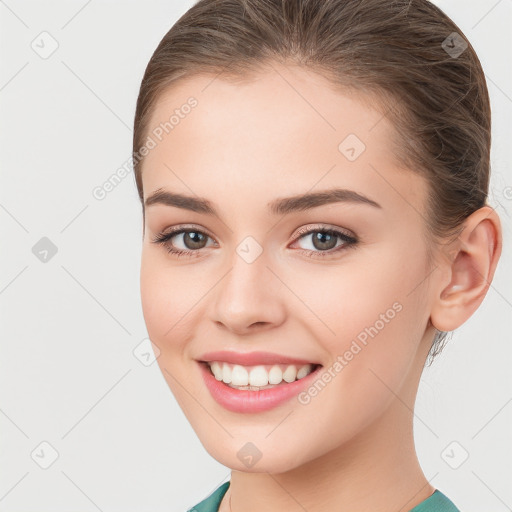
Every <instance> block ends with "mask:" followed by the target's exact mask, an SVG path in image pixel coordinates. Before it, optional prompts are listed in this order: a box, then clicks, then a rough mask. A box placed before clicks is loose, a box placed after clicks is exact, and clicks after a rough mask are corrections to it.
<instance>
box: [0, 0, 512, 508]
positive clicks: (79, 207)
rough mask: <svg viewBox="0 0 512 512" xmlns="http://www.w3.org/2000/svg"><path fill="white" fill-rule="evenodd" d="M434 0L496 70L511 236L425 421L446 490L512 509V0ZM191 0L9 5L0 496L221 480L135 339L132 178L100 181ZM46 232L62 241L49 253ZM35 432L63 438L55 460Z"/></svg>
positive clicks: (168, 503) (500, 186)
mask: <svg viewBox="0 0 512 512" xmlns="http://www.w3.org/2000/svg"><path fill="white" fill-rule="evenodd" d="M437 3H438V4H439V5H440V6H441V8H443V9H444V10H445V12H446V13H447V14H448V15H449V16H451V17H452V18H453V19H454V21H455V22H456V23H457V24H458V25H459V26H460V28H461V29H462V30H463V32H464V33H465V34H466V35H467V36H468V38H469V39H470V41H471V42H472V44H473V46H474V47H475V49H476V51H477V53H478V54H479V57H480V59H481V62H482V65H483V67H484V71H485V73H486V75H487V79H488V87H489V91H490V96H491V101H492V109H493V146H492V170H493V178H492V185H491V193H490V203H491V205H492V206H495V207H496V208H497V211H498V213H499V214H500V216H501V219H502V223H503V227H504V249H503V256H502V260H501V263H500V265H499V268H498V271H497V274H496V276H495V280H494V283H493V285H492V287H491V289H490V290H489V293H488V296H487V298H486V299H485V301H484V304H483V305H482V306H481V307H480V309H479V310H478V311H477V312H476V314H475V315H474V316H473V317H472V318H471V319H470V320H469V321H468V322H467V323H466V324H465V325H464V326H463V327H462V328H460V329H459V330H458V331H457V333H456V334H455V336H454V337H453V339H452V340H451V341H450V343H449V345H448V346H447V347H446V348H445V350H444V353H443V354H442V355H441V356H440V357H439V358H438V360H437V362H436V363H435V364H434V366H433V367H432V368H431V369H427V370H426V371H425V372H424V375H423V379H422V382H421V386H420V390H419V395H418V399H417V406H416V416H415V436H416V441H417V451H418V456H419V459H420V462H421V465H422V467H423V469H424V472H425V474H426V476H427V478H429V479H431V482H432V484H433V485H434V486H435V487H437V488H439V489H441V490H442V491H443V492H445V493H446V494H447V495H448V496H449V497H450V498H451V499H452V500H453V501H454V502H455V503H456V504H457V505H458V506H459V507H460V508H461V510H462V511H463V512H477V511H480V512H481V511H482V510H489V511H490V510H494V511H496V512H500V511H505V510H511V507H512V485H511V484H512V443H511V436H510V432H511V426H512V403H511V401H512V383H511V377H510V361H511V355H512V344H511V336H510V327H511V321H510V318H511V315H512V287H511V286H510V285H511V282H512V280H511V263H510V262H511V258H510V255H511V244H510V234H511V224H512V223H511V219H510V213H511V211H512V199H511V198H512V195H511V194H510V192H512V189H511V188H508V189H507V187H511V186H512V172H511V161H512V153H511V144H510V141H511V140H512V139H511V135H512V133H511V132H512V129H511V121H510V120H511V118H512V80H511V66H510V63H511V57H512V55H511V53H512V51H511V47H512V45H511V30H510V28H511V21H512V1H511V0H500V1H494V0H490V1H479V2H473V3H471V4H468V3H467V2H465V1H463V0H457V1H447V0H446V1H440V2H437ZM192 4H193V2H192V1H182V0H180V1H170V0H169V1H162V0H159V1H156V0H153V1H145V2H142V1H139V2H136V1H133V0H132V1H123V2H121V1H112V0H110V1H105V0H103V1H100V0H92V1H88V2H87V1H70V0H66V1H64V0H61V1H52V2H49V1H46V2H41V1H35V0H31V1H28V0H24V1H20V0H18V1H17V0H6V1H0V16H1V26H0V37H1V55H2V60H1V62H2V64H1V66H0V91H1V93H0V102H1V114H0V119H1V121H0V123H1V124H0V129H1V144H2V153H1V154H2V162H1V171H2V186H1V189H0V219H1V234H2V250H1V251H0V254H1V258H2V259H1V265H0V305H1V315H2V316H1V326H2V335H1V356H0V385H1V395H0V428H1V446H0V450H1V451H0V457H1V460H0V511H1V512H7V511H8V512H17V511H32V512H36V511H50V510H51V511H53V512H60V511H66V512H67V511H69V510H77V511H79V510H80V511H91V512H93V511H95V510H100V511H104V512H107V511H124V512H131V511H133V512H134V511H152V512H164V511H179V510H185V509H186V508H188V507H190V506H192V505H193V504H195V503H197V502H198V501H200V500H201V499H203V498H204V497H205V496H206V495H208V494H209V493H210V492H211V491H212V490H213V489H215V488H216V487H217V486H218V485H219V484H220V483H221V482H222V481H224V480H227V479H228V478H229V469H228V468H226V467H224V466H222V465H220V464H219V463H218V462H217V461H215V460H213V459H212V458H211V457H210V456H209V455H208V453H207V452H206V451H205V450H204V448H203V447H202V445H201V444H200V442H199V440H198V439H197V437H196V435H195V433H194V432H193V430H192V428H191V427H190V425H189V424H188V422H187V421H186V419H185V417H184V415H183V413H182V412H181V410H180V409H179V407H178V406H177V404H176V402H175V400H174V397H173V396H172V394H171V392H170V391H169V389H168V386H167V384H166V382H165V380H164V378H163V376H162V375H161V373H160V371H159V369H158V366H157V364H156V363H154V364H152V365H149V366H145V365H144V364H142V363H141V361H140V360H139V359H137V358H136V357H135V355H134V353H133V351H134V349H135V348H136V347H137V346H138V345H139V344H140V343H141V342H142V340H144V339H145V338H146V337H147V332H146V330H145V325H144V320H143V316H142V311H141V305H140V294H139V266H140V252H141V223H142V215H141V211H140V205H139V202H138V198H137V193H136V188H135V183H134V180H133V177H132V175H129V176H128V177H126V178H125V179H124V180H123V181H122V182H121V183H120V184H119V185H118V186H117V187H116V188H115V189H114V190H113V191H112V192H111V193H110V194H108V196H107V197H106V198H105V199H104V200H103V201H99V200H97V199H95V198H94V197H93V195H92V191H93V189H94V188H95V187H96V186H99V185H101V184H102V183H104V182H105V181H106V180H107V179H108V178H109V177H110V176H111V175H112V174H114V173H115V172H116V170H117V169H118V168H119V167H121V166H122V165H123V164H124V163H125V162H126V161H127V159H128V157H129V155H130V151H131V138H132V128H131V126H132V120H133V115H134V109H135V101H136V97H137V92H138V88H139V85H140V80H141V78H142V74H143V71H144V69H145V66H146V64H147V61H148V60H149V58H150V56H151V54H152V52H153V50H154V49H155V47H156V45H157V44H158V42H159V41H160V39H161V38H162V37H163V35H164V34H165V33H166V32H167V31H168V30H169V28H170V27H171V26H172V24H173V23H174V22H175V21H176V20H177V19H178V17H179V16H180V15H181V14H182V13H184V12H185V11H186V10H187V9H188V8H189V7H190V6H191V5H192ZM43 31H47V32H48V33H49V34H51V37H53V38H54V39H55V40H56V41H57V42H58V45H59V46H58V49H57V50H56V51H55V52H54V53H53V54H52V55H51V56H50V57H48V58H46V59H43V58H41V57H40V56H39V54H38V53H36V51H34V50H33V49H32V47H31V45H35V46H37V45H39V47H40V48H41V47H42V45H43V43H41V37H46V38H47V39H46V40H45V43H44V47H45V48H46V49H47V50H48V49H49V48H51V46H50V45H51V41H50V39H48V36H40V33H41V32H43ZM33 41H35V42H34V43H33ZM39 51H42V49H41V50H39ZM507 192H508V193H507ZM43 237H47V238H48V239H50V240H51V242H52V243H53V244H55V246H56V247H57V249H58V252H57V253H56V254H55V255H54V256H53V257H51V258H49V261H47V262H46V263H44V262H42V261H40V259H39V258H37V257H36V255H35V254H34V253H33V247H34V246H35V245H36V244H37V243H38V242H39V241H40V239H41V238H43ZM143 348H144V345H142V349H143ZM142 349H141V350H142ZM142 352H143V350H142ZM137 353H139V354H140V352H137ZM44 441H46V442H47V443H49V444H50V445H51V446H52V447H53V448H54V449H55V450H56V451H57V452H58V458H57V459H56V460H55V462H53V464H51V465H50V466H49V467H48V468H47V469H43V468H42V467H41V464H43V465H44V464H48V463H49V462H51V449H50V448H49V447H48V446H47V445H41V443H42V442H44ZM453 442H455V444H451V443H453ZM447 446H449V448H448V449H447V450H446V447H447ZM464 451H467V453H468V454H469V458H468V459H467V460H466V461H465V462H464V463H463V464H462V465H460V467H458V469H453V468H452V467H450V465H449V464H448V462H447V461H449V462H450V464H451V465H452V466H454V465H457V464H459V463H460V461H461V460H462V458H463V456H464V453H465V452H464Z"/></svg>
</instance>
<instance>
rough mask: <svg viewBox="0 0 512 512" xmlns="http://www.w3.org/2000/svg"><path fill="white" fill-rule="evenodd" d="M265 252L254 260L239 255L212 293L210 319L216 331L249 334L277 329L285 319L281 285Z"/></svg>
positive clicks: (237, 254)
mask: <svg viewBox="0 0 512 512" xmlns="http://www.w3.org/2000/svg"><path fill="white" fill-rule="evenodd" d="M269 259H270V258H267V255H266V253H265V251H264V252H263V253H261V254H260V255H259V256H258V257H257V258H256V259H255V260H254V261H251V260H250V259H245V258H244V257H242V256H240V254H239V253H236V252H235V253H234V254H233V258H231V260H230V263H231V269H230V270H229V271H228V272H227V273H226V274H225V275H224V277H223V278H222V279H221V280H220V282H219V283H218V285H217V286H216V287H215V288H216V289H215V293H214V294H213V301H214V306H213V320H214V322H215V323H216V324H217V325H218V327H219V328H221V329H224V330H228V331H231V332H233V333H235V334H238V335H241V334H248V333H253V332H256V331H260V330H266V329H271V328H274V327H278V326H279V325H280V324H282V323H283V322H284V319H285V305H284V300H285V293H284V291H283V289H282V288H283V284H282V283H281V282H280V281H279V279H278V278H277V277H276V275H275V271H271V270H270V269H269V268H268V266H269V263H270V261H269Z"/></svg>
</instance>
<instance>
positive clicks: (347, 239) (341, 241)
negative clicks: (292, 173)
mask: <svg viewBox="0 0 512 512" xmlns="http://www.w3.org/2000/svg"><path fill="white" fill-rule="evenodd" d="M297 235H298V236H297V238H296V239H295V242H294V243H298V242H299V241H302V240H307V239H308V238H309V241H308V243H306V244H305V245H306V246H307V247H300V248H299V250H300V252H302V253H304V254H306V256H308V257H311V258H324V257H327V256H330V255H332V254H333V253H338V252H339V251H341V250H343V249H347V248H349V247H354V246H355V245H356V244H357V242H358V239H357V238H356V237H355V236H354V235H352V234H349V233H346V232H344V231H342V230H340V229H336V228H326V227H323V226H313V227H309V228H302V229H300V230H299V231H298V233H297ZM208 239H210V240H213V238H212V237H210V236H209V235H208V234H207V233H205V232H204V231H202V230H199V229H196V228H193V227H184V226H176V227H174V228H172V229H171V230H169V231H167V232H162V233H159V234H158V235H157V236H156V237H154V238H153V239H152V242H153V243H156V244H161V245H163V246H164V247H165V249H166V250H167V252H168V253H170V254H173V255H174V256H176V257H178V258H179V257H182V256H183V257H187V256H188V257H197V256H200V255H201V251H200V249H204V248H206V247H208V245H207V242H208ZM215 244H216V242H215V243H214V244H213V245H215Z"/></svg>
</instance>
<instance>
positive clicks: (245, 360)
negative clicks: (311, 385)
mask: <svg viewBox="0 0 512 512" xmlns="http://www.w3.org/2000/svg"><path fill="white" fill-rule="evenodd" d="M197 360H198V361H223V362H226V363H231V364H240V365H243V366H256V365H259V364H295V365H301V366H304V365H305V364H320V363H315V362H314V361H306V360H305V359H297V358H294V357H288V356H284V355H281V354H272V353H271V352H233V351H227V350H218V351H215V352H207V353H206V354H203V355H202V356H200V357H199V358H198V359H197Z"/></svg>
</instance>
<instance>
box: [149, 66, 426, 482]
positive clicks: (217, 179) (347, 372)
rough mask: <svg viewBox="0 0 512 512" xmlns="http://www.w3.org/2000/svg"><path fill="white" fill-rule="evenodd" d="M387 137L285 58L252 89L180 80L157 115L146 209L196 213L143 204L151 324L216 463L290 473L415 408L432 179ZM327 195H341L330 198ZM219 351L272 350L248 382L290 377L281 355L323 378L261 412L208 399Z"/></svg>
mask: <svg viewBox="0 0 512 512" xmlns="http://www.w3.org/2000/svg"><path fill="white" fill-rule="evenodd" d="M190 97H193V98H195V100H190V101H189V102H188V103H187V100H189V98H190ZM186 105H189V106H186ZM190 105H193V106H190ZM173 115H174V117H173V118H172V120H171V121H170V122H169V119H170V118H171V116H173ZM166 123H167V124H166ZM391 133H392V132H391V125H390V124H389V122H388V120H387V118H386V117H385V116H383V115H382V113H381V112H378V111H376V110H373V109H371V108H370V107H369V106H368V105H367V104H366V103H363V102H360V101H358V99H357V97H356V96H352V95H351V96H348V95H345V94H341V93H339V92H335V91H334V90H333V89H331V88H329V87H328V83H327V81H326V80H325V79H323V78H321V77H320V76H318V75H316V74H313V73H312V72H307V71H305V70H303V69H299V68H295V67H291V66H287V67H284V66H281V65H277V64H274V65H273V69H269V71H268V72H260V73H259V74H258V75H257V76H255V77H254V80H252V81H250V82H247V83H238V84H233V83H229V82H227V81H223V80H222V75H220V76H217V77H215V76H212V75H208V76H207V75H204V76H195V77H193V78H189V79H187V80H186V81H183V82H180V83H178V84H177V85H175V86H174V88H172V89H171V90H169V91H168V92H167V93H166V94H164V95H163V96H162V97H161V98H160V101H159V102H158V104H157V105H156V108H155V110H154V111H153V115H152V118H151V121H150V123H149V131H148V135H149V136H150V137H151V139H152V142H151V141H149V139H148V144H147V147H148V148H149V153H148V154H147V156H146V157H145V159H144V163H143V187H144V200H145V201H147V200H148V198H151V197H152V196H154V194H155V192H156V191H159V192H160V193H162V192H168V193H169V194H174V195H179V196H186V197H187V198H190V199H191V200H194V203H192V201H187V200H185V199H184V198H182V197H181V198H180V197H178V198H176V197H175V198H174V199H172V198H171V197H170V196H168V197H167V199H165V197H164V196H163V195H162V194H161V195H160V200H155V199H153V200H150V203H151V204H147V205H146V207H145V226H144V229H145V235H144V242H143V251H142V266H141V299H142V307H143V314H144V319H145V322H146V326H147V329H148V334H149V337H150V338H151V340H152V342H153V343H154V344H155V345H156V347H158V351H159V354H160V355H159V357H158V359H157V361H158V364H159V366H160V369H161V370H162V372H163V376H164V377H165V379H166V381H167V382H168V384H169V387H170V388H171V390H172V392H173V394H174V395H175V397H176V399H177V401H178V402H179V404H180V406H181V407H182V409H183V411H184V413H185V415H186V416H187V418H188V420H189V421H190V423H191V425H192V427H193V428H194V430H195V431H196V433H197V435H198V437H199V439H200V440H201V442H202V443H203V445H204V447H205V448H206V450H207V451H208V452H209V453H210V454H211V455H212V456H213V457H215V458H216V459H217V460H218V461H220V462H221V463H222V464H224V465H226V466H229V467H231V468H233V469H238V470H241V471H254V472H263V471H269V472H282V471H286V470H290V469H293V468H296V467H298V466H300V465H302V464H304V463H306V462H308V461H312V460H313V459H316V458H318V457H320V456H322V455H325V454H327V453H329V452H332V451H333V450H336V449H341V448H343V447H347V448H348V447H349V446H350V445H351V444H354V443H356V441H357V440H359V441H362V440H363V439H364V440H365V441H364V442H366V443H375V442H378V443H385V442H386V435H387V434H386V433H387V432H391V430H392V428H393V426H395V427H396V425H397V423H396V422H397V421H402V420H403V418H404V416H403V414H404V410H405V409H404V405H405V406H406V408H407V409H408V410H409V412H410V411H411V410H412V408H413V406H414V397H415V393H416V389H417V383H418V380H419V377H420V375H421V370H422V368H423V363H424V361H425V357H426V355H427V352H428V349H429V344H430V341H431V336H432V334H433V331H432V329H431V327H427V326H428V320H429V316H430V310H429V306H430V304H431V303H432V298H433V290H432V286H431V280H432V276H431V275H430V270H429V265H428V261H427V252H426V247H427V245H426V239H425V235H424V233H425V229H424V226H425V200H426V193H427V185H426V183H425V182H424V180H423V178H421V177H420V176H419V175H417V174H415V173H414V172H412V171H410V170H403V169H399V168H398V167H397V165H396V163H395V159H394V156H393V153H392V148H391ZM334 189H342V190H345V191H348V192H338V195H337V196H336V197H331V198H330V199H329V200H327V197H328V196H327V193H329V192H330V191H333V190H334ZM320 193H325V194H324V195H318V194H320ZM309 194H314V196H313V197H312V198H310V199H309V200H298V199H289V198H298V197H299V198H300V197H301V196H304V195H309ZM157 199H158V198H157ZM199 201H207V205H206V206H205V205H202V206H201V204H200V203H199ZM180 227H181V228H187V229H188V231H186V232H185V233H183V232H182V233H180V234H175V235H174V236H173V237H172V238H168V239H167V241H166V242H164V243H157V242H154V241H153V240H155V238H157V237H158V236H159V235H161V234H164V235H165V234H168V233H169V231H170V230H172V229H173V228H180ZM329 229H330V230H334V231H335V232H337V233H333V232H332V231H331V233H330V234H329V233H326V232H325V231H326V230H329ZM308 232H309V233H308ZM340 233H341V235H340ZM169 249H175V250H178V251H180V250H181V251H184V254H181V255H180V256H179V257H178V256H177V255H175V254H173V253H170V252H169ZM155 350H156V349H155ZM213 351H227V352H229V354H228V356H229V355H231V356H233V355H234V356H235V359H233V361H235V362H238V363H247V361H246V360H242V359H238V360H237V359H236V356H239V357H240V354H242V355H243V354H247V353H253V352H267V353H270V354H273V355H276V359H275V360H274V361H271V360H269V361H270V363H271V364H267V365H265V366H264V370H266V371H265V372H263V373H262V371H261V369H257V371H255V372H254V373H253V376H255V375H256V376H258V375H259V376H260V377H261V376H262V375H263V377H262V378H263V379H265V376H267V377H268V372H269V370H271V369H272V367H273V366H278V367H279V369H280V370H281V372H282V371H283V370H284V371H285V374H286V371H288V370H287V368H288V366H289V365H290V364H289V362H287V361H284V357H289V358H296V359H300V360H302V361H306V362H311V363H315V364H320V365H322V366H321V367H320V368H319V370H317V371H316V373H315V374H314V375H313V374H311V375H309V376H308V377H306V379H307V380H305V381H304V382H305V383H306V384H307V385H304V384H302V383H301V381H300V380H299V381H298V382H297V383H296V384H293V386H294V388H291V389H293V392H292V393H291V396H288V397H287V399H284V400H282V399H281V400H277V399H276V396H277V395H278V394H279V393H277V394H276V392H275V388H274V390H270V392H267V394H269V396H270V398H269V400H271V401H272V400H274V399H276V400H277V401H276V402H271V403H270V402H263V401H262V400H260V401H259V402H258V401H257V400H256V402H257V404H256V405H255V404H254V402H253V399H254V398H255V397H256V395H257V394H258V393H261V394H260V397H262V396H263V391H252V390H246V391H239V390H234V389H233V388H231V387H229V386H228V385H227V384H225V383H223V382H221V381H220V380H217V379H216V378H215V377H211V376H210V377H209V379H211V380H210V381H209V382H210V384H211V383H212V382H213V387H214V388H215V389H216V390H217V392H218V394H219V396H220V398H219V400H220V401H218V400H217V399H216V398H214V396H213V394H212V393H211V392H210V389H209V386H207V385H206V383H205V380H204V377H205V370H206V371H208V372H210V370H209V369H208V367H207V366H206V365H205V363H200V362H199V361H204V360H206V359H208V356H205V354H207V353H210V352H213ZM228 356H222V357H220V356H215V357H213V358H210V359H213V360H220V362H221V363H222V362H223V361H227V360H228V359H229V357H228ZM279 361H282V364H279ZM265 362H266V360H263V359H262V358H260V357H259V356H258V355H257V357H256V358H255V360H254V361H251V363H254V364H250V365H249V364H241V366H246V367H248V368H246V369H247V372H248V374H250V373H251V370H252V369H254V367H255V366H260V364H258V363H265ZM300 366H301V364H300V365H298V367H299V368H300ZM290 372H291V373H290ZM230 373H232V374H234V373H239V369H237V370H236V371H234V365H233V364H229V365H226V373H224V374H220V375H221V376H220V378H221V379H223V378H225V379H226V380H229V374H230ZM271 373H272V372H271ZM273 373H274V375H279V372H277V370H273ZM288 374H289V375H290V374H291V375H293V370H289V371H288ZM233 378H234V377H233ZM289 378H290V379H292V378H293V376H292V377H289ZM242 379H243V372H242ZM285 381H286V379H285ZM285 386H292V384H288V383H287V382H282V383H281V384H279V385H278V386H276V388H277V387H280V390H279V392H282V390H283V389H284V387H285ZM315 390H316V391H315ZM249 393H251V394H252V395H251V396H250V397H249V399H247V398H242V399H241V398H240V397H244V396H249ZM214 394H215V393H214ZM285 394H286V392H285ZM235 395H236V396H235ZM269 404H270V405H269ZM377 425H379V428H373V427H376V426H377ZM388 428H389V429H388ZM387 429H388V430H387ZM377 431H378V432H379V436H377V434H376V433H375V432H377ZM395 432H396V428H395ZM356 436H357V437H356ZM377 438H378V439H377ZM276 448H278V449H276ZM251 456H252V458H251ZM258 458H259V460H258ZM251 461H253V462H251ZM254 461H256V463H254Z"/></svg>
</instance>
